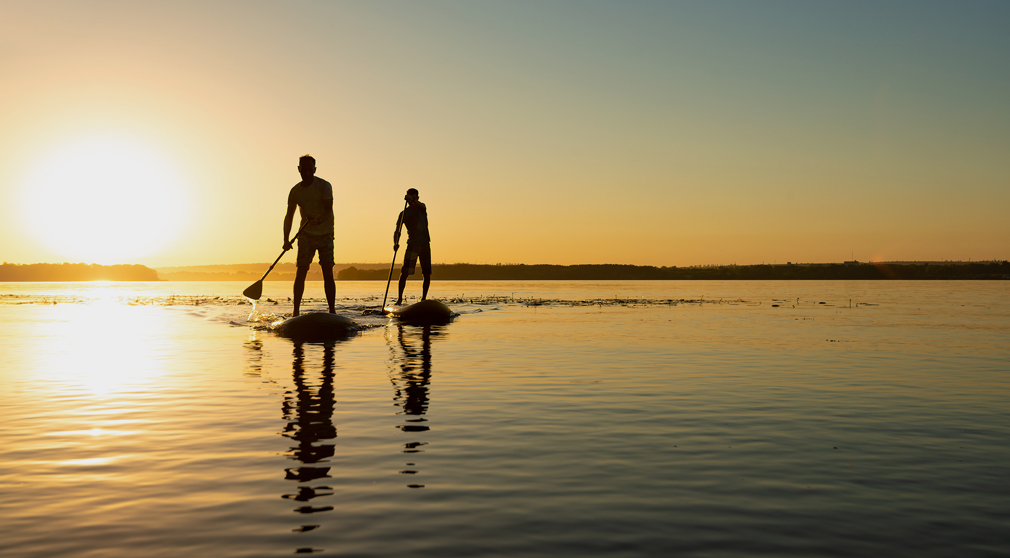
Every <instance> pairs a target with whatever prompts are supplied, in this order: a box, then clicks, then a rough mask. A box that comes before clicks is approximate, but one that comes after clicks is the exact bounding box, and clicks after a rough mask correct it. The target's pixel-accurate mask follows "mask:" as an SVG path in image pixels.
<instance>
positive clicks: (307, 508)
mask: <svg viewBox="0 0 1010 558" xmlns="http://www.w3.org/2000/svg"><path fill="white" fill-rule="evenodd" d="M309 347H310V348H311V347H314V346H313V345H310V346H309ZM334 348H335V343H332V342H331V343H327V344H325V345H323V347H322V349H323V369H322V371H321V372H320V373H319V376H318V377H316V376H315V375H314V374H309V373H306V371H305V345H304V344H302V343H295V345H294V360H293V363H292V373H293V375H294V383H295V392H294V393H291V392H288V393H286V394H285V395H284V403H283V407H282V410H283V413H284V420H286V421H288V424H287V426H286V427H285V428H284V432H283V436H285V437H287V438H290V439H291V440H294V441H295V442H296V443H297V445H295V446H293V447H291V449H289V450H288V451H287V452H286V455H287V456H288V459H293V460H295V461H298V462H299V463H300V466H298V467H291V468H288V469H285V470H284V473H285V478H286V479H287V480H291V481H295V482H297V483H298V492H297V493H295V494H285V495H284V497H285V498H288V499H291V500H296V501H297V502H299V503H300V505H299V506H298V507H296V508H295V510H294V511H295V512H297V513H300V514H312V513H319V512H325V511H330V510H332V509H333V506H320V505H313V504H312V503H310V502H311V501H312V500H314V499H316V498H319V497H323V496H331V495H332V494H333V492H332V489H331V488H330V487H328V486H314V485H313V483H314V481H318V480H319V479H324V478H329V477H330V468H329V467H326V466H321V465H320V464H321V463H326V462H327V461H328V460H329V458H331V457H333V454H334V445H333V444H332V443H326V442H327V441H329V440H333V439H335V438H336V437H337V429H336V427H335V426H333V408H334V405H335V404H336V401H334V399H333V367H334V360H335V358H334V352H335V351H334ZM316 527H318V525H303V526H302V527H301V528H299V529H295V530H296V531H310V530H312V529H315V528H316Z"/></svg>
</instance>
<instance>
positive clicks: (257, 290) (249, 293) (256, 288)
mask: <svg viewBox="0 0 1010 558" xmlns="http://www.w3.org/2000/svg"><path fill="white" fill-rule="evenodd" d="M311 222H312V219H309V220H308V221H305V223H304V224H302V226H301V228H299V229H298V232H296V233H295V236H294V238H292V239H291V243H292V244H294V242H295V240H297V239H298V235H300V234H302V231H303V230H305V227H307V226H308V224H309V223H311ZM286 253H287V249H284V250H283V251H282V252H281V255H280V256H277V259H276V260H274V263H272V264H270V269H268V270H267V272H266V273H264V274H263V277H260V280H259V281H256V282H255V283H253V284H252V285H249V288H247V289H246V290H244V291H242V295H243V296H245V297H246V298H251V299H253V300H259V299H260V297H261V296H263V280H264V279H266V278H267V275H270V272H271V271H273V269H274V266H275V265H277V262H279V261H281V258H283V257H284V254H286Z"/></svg>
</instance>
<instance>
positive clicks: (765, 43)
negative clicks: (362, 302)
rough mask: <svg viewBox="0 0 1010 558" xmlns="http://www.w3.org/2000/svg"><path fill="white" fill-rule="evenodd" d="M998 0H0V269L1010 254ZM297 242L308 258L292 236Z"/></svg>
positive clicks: (1006, 91) (1004, 14)
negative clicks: (421, 233)
mask: <svg viewBox="0 0 1010 558" xmlns="http://www.w3.org/2000/svg"><path fill="white" fill-rule="evenodd" d="M1008 30H1010V2H1005V1H1003V0H993V1H967V2H950V1H941V2H934V1H926V0H911V1H907V2H888V1H873V2H809V1H800V0H797V1H790V2H784V1H754V0H739V1H730V0H725V1H718V2H712V1H709V0H704V1H696V2H674V1H670V2H651V1H649V2H646V1H641V2H632V1H628V2H623V1H608V2H596V1H591V0H574V1H562V0H549V1H543V0H529V1H521V0H508V1H500V2H485V1H477V0H459V1H436V0H423V1H416V0H405V1H371V0H369V1H361V2H344V1H327V2H322V1H320V2H306V1H301V2H299V1H286V2H274V1H269V2H268V1H247V0H242V1H236V2H224V1H214V2H206V1H203V0H201V1H198V2H190V1H178V0H174V1H172V2H167V1H165V2H135V1H100V0H94V1H88V2H59V1H46V2H22V1H15V0H0V260H3V261H9V262H18V263H32V262H61V261H73V262H77V261H83V262H88V263H91V262H97V263H143V264H148V265H155V266H161V265H198V264H214V263H247V262H269V261H272V260H273V258H275V257H276V256H277V254H279V253H280V249H281V242H282V238H281V236H282V232H281V225H282V219H283V216H284V210H285V202H286V198H287V192H288V190H289V189H290V187H291V186H293V185H294V184H295V183H296V182H297V181H298V180H299V177H298V173H297V171H296V166H297V164H298V161H297V159H298V156H300V155H302V154H304V153H311V154H313V155H314V156H315V157H316V158H317V160H318V175H319V176H321V177H323V178H325V179H327V180H329V181H330V182H331V183H332V184H333V185H334V190H335V197H336V213H337V231H336V236H337V242H336V260H337V261H338V262H384V261H387V260H388V258H389V257H390V256H391V255H392V246H391V239H390V237H391V234H392V228H393V225H394V224H395V219H396V214H397V212H398V211H399V210H400V208H401V207H402V204H403V192H404V191H405V190H406V189H407V188H410V187H415V188H417V189H418V190H420V192H421V200H422V201H425V202H426V203H427V204H428V208H429V209H428V213H429V220H430V223H431V233H432V239H433V241H432V252H433V259H434V260H435V262H446V263H451V262H470V263H496V262H502V263H529V264H534V263H560V264H575V263H630V264H650V265H678V266H683V265H695V264H720V263H734V262H735V263H738V264H748V263H761V262H780V263H782V262H785V261H793V262H826V261H841V260H848V259H851V258H852V257H855V258H856V259H859V260H869V259H887V260H916V259H919V260H921V259H929V260H937V259H968V258H971V259H989V258H999V259H1006V258H1008V257H1010V218H1008V217H1007V215H1008V210H1010V32H1008ZM288 259H289V260H291V261H293V259H294V256H293V254H289V255H288Z"/></svg>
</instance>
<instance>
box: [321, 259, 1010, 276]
mask: <svg viewBox="0 0 1010 558" xmlns="http://www.w3.org/2000/svg"><path fill="white" fill-rule="evenodd" d="M387 276H388V271H387V270H382V269H358V268H356V267H354V266H351V267H348V268H346V269H344V270H342V271H340V272H339V273H338V274H337V278H338V279H341V280H345V281H368V280H382V281H385V280H386V277H387ZM419 276H420V273H417V274H415V276H414V277H413V278H417V277H419ZM432 277H433V278H438V279H439V280H446V281H466V280H480V281H501V280H527V281H536V280H566V281H575V280H597V281H614V280H649V279H652V280H656V279H659V280H796V279H798V280H813V279H821V280H825V279H934V280H935V279H1010V263H1008V262H1006V261H1003V262H980V263H949V264H947V263H922V264H890V263H849V264H812V265H804V264H796V265H740V266H735V265H733V266H713V267H655V266H643V265H615V264H601V265H546V264H544V265H524V264H517V265H474V264H446V265H434V266H432Z"/></svg>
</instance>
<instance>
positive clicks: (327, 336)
mask: <svg viewBox="0 0 1010 558" xmlns="http://www.w3.org/2000/svg"><path fill="white" fill-rule="evenodd" d="M273 330H274V331H275V332H276V333H277V334H278V335H280V336H281V337H288V338H290V339H294V340H295V341H308V342H310V343H311V342H321V341H330V340H333V339H344V338H346V337H349V336H351V335H354V334H355V333H357V331H358V324H356V323H354V320H351V319H350V318H345V317H343V316H339V315H337V314H328V313H323V312H314V313H312V314H302V315H301V316H295V317H294V318H288V319H286V320H284V321H283V322H281V323H279V324H277V325H275V326H274V328H273Z"/></svg>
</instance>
